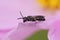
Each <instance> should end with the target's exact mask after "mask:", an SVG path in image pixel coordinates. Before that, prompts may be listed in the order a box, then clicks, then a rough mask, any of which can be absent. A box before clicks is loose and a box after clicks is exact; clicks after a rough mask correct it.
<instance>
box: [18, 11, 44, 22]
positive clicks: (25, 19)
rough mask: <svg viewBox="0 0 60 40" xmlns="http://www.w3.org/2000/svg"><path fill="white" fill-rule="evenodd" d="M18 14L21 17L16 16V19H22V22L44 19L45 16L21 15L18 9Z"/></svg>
mask: <svg viewBox="0 0 60 40" xmlns="http://www.w3.org/2000/svg"><path fill="white" fill-rule="evenodd" d="M20 15H21V16H22V18H18V19H23V22H26V21H32V22H33V21H45V17H44V16H41V15H38V16H27V17H23V15H22V13H21V11H20Z"/></svg>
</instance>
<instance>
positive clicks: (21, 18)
mask: <svg viewBox="0 0 60 40" xmlns="http://www.w3.org/2000/svg"><path fill="white" fill-rule="evenodd" d="M20 15H21V16H22V18H17V19H23V15H22V13H21V11H20Z"/></svg>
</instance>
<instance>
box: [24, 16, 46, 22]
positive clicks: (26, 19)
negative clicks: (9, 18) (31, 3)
mask: <svg viewBox="0 0 60 40" xmlns="http://www.w3.org/2000/svg"><path fill="white" fill-rule="evenodd" d="M26 21H32V22H33V21H45V18H44V16H27V17H23V22H26Z"/></svg>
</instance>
